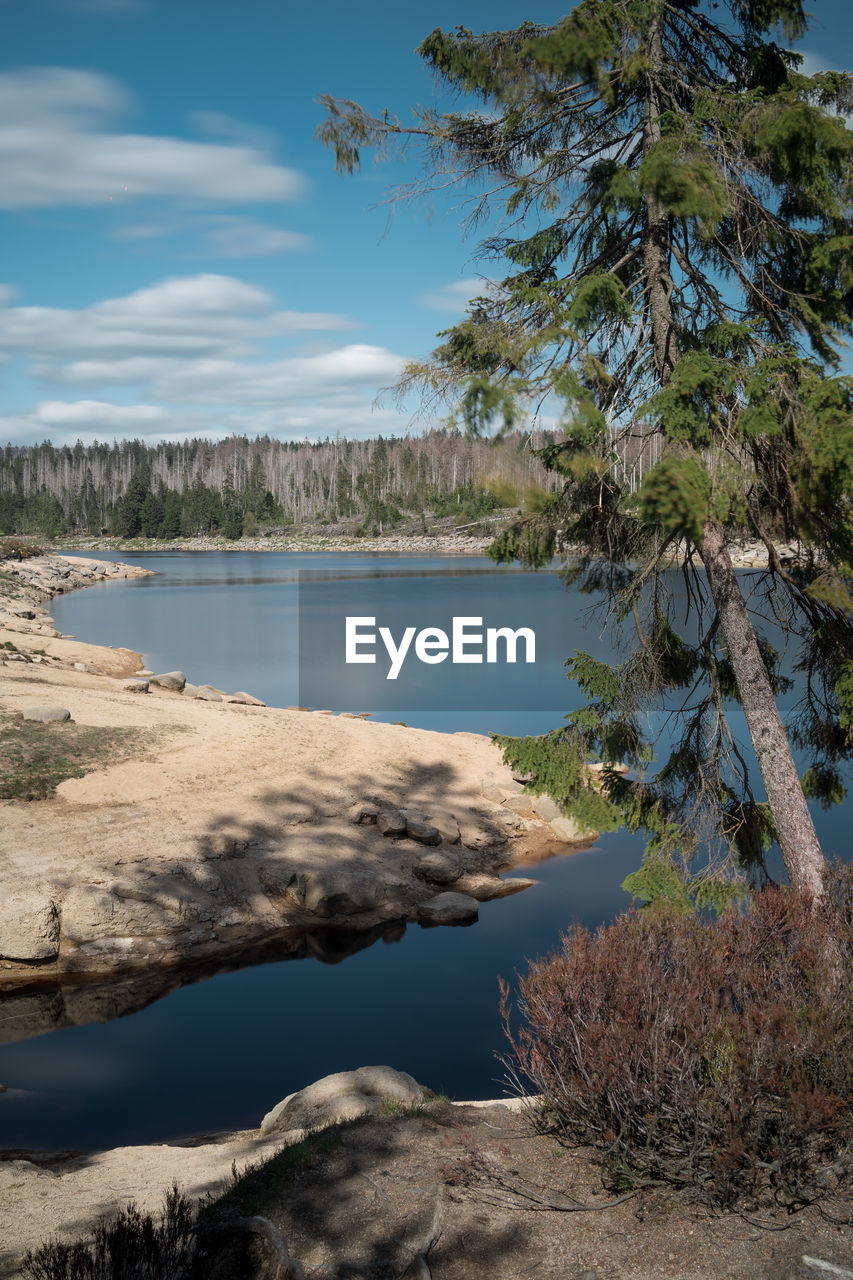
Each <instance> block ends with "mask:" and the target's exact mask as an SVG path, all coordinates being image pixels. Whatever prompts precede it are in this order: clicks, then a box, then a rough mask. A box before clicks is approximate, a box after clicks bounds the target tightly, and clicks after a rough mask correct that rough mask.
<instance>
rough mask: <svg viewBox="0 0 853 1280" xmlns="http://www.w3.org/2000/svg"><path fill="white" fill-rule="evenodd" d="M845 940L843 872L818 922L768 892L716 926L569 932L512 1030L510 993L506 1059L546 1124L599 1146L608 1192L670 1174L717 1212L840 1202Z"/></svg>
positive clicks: (848, 1055) (851, 971) (847, 1139)
mask: <svg viewBox="0 0 853 1280" xmlns="http://www.w3.org/2000/svg"><path fill="white" fill-rule="evenodd" d="M830 940H831V945H830ZM851 942H853V875H851V870H850V869H849V868H837V869H835V870H834V871H833V873H832V906H831V908H830V910H829V911H828V912H827V913H826V914H820V915H818V914H816V913H815V912H812V911H811V910H810V908H809V905H808V903H807V902H806V901H804V900H803V899H801V898H799V897H798V896H796V895H795V894H793V893H791V892H787V891H782V890H778V889H767V890H764V891H762V892H761V893H758V894H756V895H755V896H754V897H753V898H752V900H751V904H750V907H749V910H748V912H738V911H737V910H735V909H732V910H729V911H727V912H725V913H724V914H722V915H721V916H720V917H719V918H718V919H716V920H715V921H712V922H709V921H702V920H700V919H697V918H696V917H694V916H683V915H675V914H673V913H672V912H671V911H670V912H669V913H667V912H666V911H661V910H651V911H649V910H647V911H643V912H639V913H638V912H629V913H628V914H626V915H624V916H622V917H621V918H619V919H618V920H617V921H616V922H615V923H614V924H612V925H610V926H607V927H602V928H601V929H599V930H598V931H597V932H596V933H595V934H594V935H593V934H590V933H589V932H587V930H585V929H583V928H580V927H576V928H573V929H572V930H571V931H570V932H569V933H568V934H567V935H566V936H565V938H564V940H563V945H562V949H561V950H560V951H559V952H557V953H556V954H555V955H553V956H551V957H550V958H548V959H545V960H541V961H536V962H534V963H533V964H532V965H531V967H530V970H529V972H528V974H527V975H526V976H525V977H524V978H523V979H522V981H521V984H520V999H519V1004H520V1012H521V1027H520V1030H519V1031H518V1032H513V1031H511V1030H510V1026H509V1017H508V1011H507V1007H506V991H504V1014H505V1021H506V1024H507V1032H508V1034H509V1037H510V1043H511V1046H512V1047H511V1052H510V1054H509V1055H508V1057H507V1059H506V1062H507V1065H508V1066H509V1067H510V1069H511V1070H512V1072H513V1073H514V1075H515V1077H516V1079H518V1080H519V1081H522V1082H523V1081H524V1080H525V1079H526V1081H528V1082H529V1084H530V1085H531V1086H532V1090H533V1092H535V1093H537V1094H539V1095H541V1098H542V1110H541V1114H540V1120H541V1123H542V1125H543V1127H547V1128H548V1129H549V1130H551V1131H556V1132H557V1133H558V1134H559V1135H560V1137H561V1138H562V1139H563V1140H564V1141H566V1142H570V1143H572V1144H579V1145H580V1144H582V1145H589V1146H593V1147H594V1148H596V1149H597V1150H598V1151H599V1152H600V1153H601V1155H602V1157H603V1161H604V1164H605V1166H606V1168H607V1170H608V1171H609V1175H610V1178H611V1180H612V1182H614V1183H616V1184H620V1183H621V1184H622V1185H624V1184H625V1183H626V1182H630V1183H641V1182H644V1181H649V1180H652V1181H656V1180H663V1181H666V1182H669V1183H674V1184H678V1185H681V1186H683V1187H685V1188H687V1189H689V1191H690V1193H691V1195H692V1196H694V1197H695V1198H698V1199H700V1200H704V1201H706V1202H708V1203H712V1204H717V1205H726V1206H730V1205H733V1204H736V1203H738V1202H740V1203H743V1202H744V1201H745V1200H751V1201H755V1200H757V1199H760V1198H762V1197H763V1196H766V1195H768V1194H770V1193H772V1194H773V1195H774V1196H775V1197H776V1198H777V1200H781V1201H783V1202H785V1203H787V1204H788V1205H797V1204H802V1203H804V1202H807V1201H813V1200H816V1199H820V1198H821V1197H823V1196H826V1195H827V1194H830V1193H831V1194H838V1193H843V1192H844V1191H845V1190H848V1189H849V1188H850V1184H851V1172H853V1109H851V1108H853V1009H851V995H853V981H851V979H853V955H851V952H853V946H851ZM839 949H840V953H841V958H840V962H839V959H838V953H839ZM830 957H834V958H832V959H831V958H830ZM839 969H840V980H839Z"/></svg>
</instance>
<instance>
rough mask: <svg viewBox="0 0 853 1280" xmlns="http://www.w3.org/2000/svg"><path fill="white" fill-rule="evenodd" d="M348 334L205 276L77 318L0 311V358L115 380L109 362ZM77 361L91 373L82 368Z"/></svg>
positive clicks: (227, 354) (228, 353) (160, 286)
mask: <svg viewBox="0 0 853 1280" xmlns="http://www.w3.org/2000/svg"><path fill="white" fill-rule="evenodd" d="M0 304H2V295H0ZM352 327H353V325H352V322H351V321H349V320H347V319H346V318H345V317H344V316H338V315H330V314H326V313H322V312H300V311H279V310H277V309H276V307H275V303H274V300H273V299H272V297H271V296H270V295H269V294H268V293H265V292H264V291H263V290H262V289H258V288H257V287H256V286H255V285H250V284H246V283H245V282H244V281H242V280H237V279H235V278H233V277H232V276H223V275H216V274H213V273H203V274H200V275H195V276H181V277H175V278H172V279H167V280H162V281H160V282H158V283H157V284H154V285H151V286H149V287H148V288H146V289H140V290H138V291H137V292H136V293H132V294H128V295H127V296H125V297H121V298H109V299H107V300H106V301H103V302H97V303H95V304H94V305H93V306H91V307H87V308H84V309H83V310H80V311H72V310H62V309H60V308H58V307H11V306H3V305H0V352H5V353H7V354H12V353H15V354H21V355H29V356H30V357H31V358H32V359H33V360H34V361H35V362H36V364H37V367H38V369H39V371H40V372H42V373H46V372H50V371H51V370H53V371H54V372H56V371H57V370H56V366H61V365H62V364H63V363H64V362H66V361H70V362H72V363H71V364H70V365H69V366H68V367H67V369H65V371H64V373H63V376H65V377H68V378H69V379H71V380H74V381H80V380H81V379H82V378H89V377H98V378H101V379H103V380H108V381H113V380H116V379H115V378H114V377H111V376H110V365H111V363H112V362H115V361H122V360H128V359H130V360H137V359H139V358H141V357H143V356H146V357H148V356H151V355H162V356H172V357H174V356H176V355H183V356H210V357H214V356H215V357H218V358H230V359H237V358H240V357H245V356H249V355H251V354H252V353H253V352H255V351H256V350H257V348H258V344H259V343H260V342H261V341H263V340H265V339H269V338H281V337H288V336H292V335H294V334H300V333H305V332H311V331H318V330H319V331H328V330H344V329H350V328H352ZM75 360H80V361H84V362H91V367H89V366H88V365H87V366H86V367H83V368H80V367H78V366H76V365H75V364H74V361H75ZM118 380H119V381H124V380H125V378H124V375H123V374H121V373H119V376H118Z"/></svg>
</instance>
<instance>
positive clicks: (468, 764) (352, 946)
mask: <svg viewBox="0 0 853 1280" xmlns="http://www.w3.org/2000/svg"><path fill="white" fill-rule="evenodd" d="M3 572H4V575H5V576H4V578H3V579H0V581H2V583H3V590H4V591H5V592H7V594H6V595H5V597H4V598H3V601H2V604H0V654H2V657H0V708H1V709H2V711H3V713H4V716H5V717H6V718H7V721H8V723H17V720H15V717H20V720H21V722H22V723H23V722H25V721H28V720H36V721H41V722H43V723H44V731H45V732H47V733H49V734H50V735H52V736H51V739H50V740H51V742H52V743H55V745H56V749H57V750H62V749H63V748H64V746H65V744H66V743H70V742H71V739H70V738H69V737H68V735H71V734H73V733H75V732H77V731H78V730H79V729H80V728H82V727H85V728H87V729H88V730H91V731H93V732H98V731H104V732H106V733H113V732H115V731H117V730H118V731H120V732H123V733H124V734H125V735H128V736H129V741H130V745H129V746H127V745H126V746H125V748H124V756H125V757H127V758H121V759H118V758H116V754H115V750H114V749H113V748H110V751H109V753H108V755H107V757H106V758H105V759H103V760H102V761H100V762H98V763H97V764H96V765H95V766H93V767H92V768H91V769H90V770H89V771H88V772H85V773H84V774H83V776H80V777H73V776H72V777H66V778H65V780H63V781H61V782H60V783H59V784H58V785H57V787H56V792H55V795H54V796H52V797H50V798H47V799H40V800H36V801H30V800H25V799H8V800H5V801H0V805H2V826H3V831H4V834H3V837H2V840H0V885H2V886H3V888H4V892H3V893H2V895H0V990H2V991H3V992H4V1019H3V1022H2V1030H0V1038H2V1040H5V1041H9V1040H13V1039H18V1038H23V1037H28V1036H31V1035H33V1034H36V1033H39V1032H43V1031H47V1030H50V1029H52V1028H55V1027H58V1026H64V1025H70V1024H74V1023H79V1022H86V1021H90V1020H98V1019H104V1018H110V1017H114V1016H116V1015H117V1014H120V1013H125V1012H129V1011H130V1010H132V1009H137V1008H140V1007H142V1006H143V1005H145V1004H147V1003H149V1002H150V1001H151V1000H153V999H156V998H158V997H159V996H160V995H162V994H164V993H165V992H166V991H168V990H170V989H171V988H173V987H174V986H177V985H180V984H181V983H182V982H183V981H188V980H194V979H197V978H198V977H199V976H203V975H204V974H207V973H212V972H215V971H216V969H217V968H221V967H223V966H227V967H237V966H241V965H244V964H251V963H256V962H258V961H259V960H261V959H271V958H274V957H275V958H286V957H288V956H294V957H295V956H299V955H305V954H313V955H318V956H320V957H322V958H339V957H340V956H341V955H344V954H347V953H349V952H351V951H353V950H357V949H359V948H361V947H363V946H365V945H369V943H371V942H373V941H375V940H376V939H377V938H378V937H380V936H394V935H396V936H399V934H400V933H401V932H402V931H403V930H405V929H406V928H407V927H408V926H410V925H412V924H415V923H417V924H421V925H425V926H428V925H458V924H467V923H471V922H473V921H474V920H476V918H477V913H478V906H479V903H480V902H483V901H486V900H489V899H493V898H499V897H502V896H505V895H506V894H508V893H514V892H518V891H519V890H520V889H523V888H525V887H526V886H527V885H529V884H531V883H532V881H530V880H525V879H520V878H517V877H516V878H511V879H505V878H503V877H504V874H505V873H506V871H507V870H509V869H511V868H512V867H514V866H515V865H517V864H518V863H519V862H522V861H528V860H530V859H532V858H537V857H541V856H545V855H547V854H548V853H551V852H556V851H559V850H564V849H565V848H566V847H567V846H568V847H571V846H572V845H578V844H581V843H589V841H590V839H591V838H593V837H594V834H595V833H592V832H586V831H583V830H580V829H578V828H577V827H574V826H573V825H572V824H571V823H570V822H568V821H567V820H566V819H565V818H563V817H562V816H561V815H560V814H559V813H558V812H557V811H556V809H555V807H554V806H553V805H552V804H551V802H550V801H547V800H545V799H544V798H543V799H541V800H540V799H538V798H533V797H530V796H528V795H526V794H524V792H523V789H522V786H521V784H520V783H519V782H518V781H517V780H516V779H514V778H513V777H512V776H511V774H510V773H509V771H508V770H507V769H506V768H505V767H504V766H503V764H502V762H501V759H500V755H499V752H498V750H497V748H496V747H495V746H494V745H493V744H492V743H491V742H490V741H489V740H488V739H487V738H484V737H481V736H479V735H475V734H467V733H457V734H453V735H444V734H437V733H429V732H425V731H421V730H416V729H410V728H407V727H405V726H402V725H388V724H379V723H373V722H372V721H371V720H370V719H369V718H366V716H365V714H364V713H362V714H361V715H360V714H359V713H358V712H359V710H360V709H355V710H354V711H353V712H349V713H344V714H342V715H332V714H331V713H330V712H328V711H326V710H323V709H321V710H318V711H313V712H312V711H309V710H306V709H300V708H289V709H279V708H270V707H265V706H264V705H263V703H262V702H261V701H260V700H258V699H256V698H254V697H252V695H251V694H249V693H245V692H237V693H228V692H226V691H223V690H215V689H211V688H210V687H209V686H194V685H192V684H190V683H188V682H187V681H186V678H185V676H184V674H183V672H179V671H172V672H166V673H161V674H160V675H159V676H158V675H157V674H156V673H144V672H141V660H140V657H139V655H138V654H136V653H133V652H132V651H129V650H117V649H103V648H100V647H99V646H93V645H79V644H78V643H77V642H76V641H74V640H73V639H72V638H68V637H62V636H61V635H59V633H58V632H57V631H56V629H55V628H54V627H53V625H52V620H51V619H50V616H49V614H48V613H47V612H46V604H47V603H48V602H49V599H50V597H51V596H53V595H55V594H57V593H58V592H62V591H66V590H70V589H72V588H74V587H77V586H83V585H88V584H90V583H94V582H100V581H105V580H108V579H112V578H118V577H128V576H132V575H133V574H135V573H138V572H144V571H139V570H135V569H133V568H131V567H129V566H127V565H110V564H102V563H100V562H97V561H78V560H74V561H69V559H68V558H66V557H63V556H61V555H50V556H41V557H34V558H32V559H30V560H25V561H22V562H13V563H11V564H10V563H9V562H5V565H4V569H3ZM10 717H11V719H9V718H10ZM63 735H65V736H63ZM552 810H553V812H552Z"/></svg>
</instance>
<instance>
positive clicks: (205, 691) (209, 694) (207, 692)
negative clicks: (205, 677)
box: [194, 684, 225, 702]
mask: <svg viewBox="0 0 853 1280" xmlns="http://www.w3.org/2000/svg"><path fill="white" fill-rule="evenodd" d="M194 696H195V697H196V698H197V699H198V700H199V701H200V702H224V701H225V695H224V694H222V693H220V692H219V690H218V689H214V688H213V685H210V684H200V685H199V686H198V688H197V689H196V691H195V695H194Z"/></svg>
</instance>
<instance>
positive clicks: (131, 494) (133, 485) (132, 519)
mask: <svg viewBox="0 0 853 1280" xmlns="http://www.w3.org/2000/svg"><path fill="white" fill-rule="evenodd" d="M150 483H151V478H150V471H149V469H148V463H147V462H143V463H141V464H140V465H139V466H137V467H136V469H135V470H134V472H133V475H132V476H131V477H130V480H129V481H128V485H127V488H126V489H125V491H124V494H123V495H122V497H121V499H120V501H119V503H118V507H117V509H116V515H115V525H114V527H115V532H116V533H117V534H118V536H119V537H120V538H136V537H138V536H139V534H140V533H141V532H142V511H143V508H144V506H145V500H146V498H148V496H149V494H150Z"/></svg>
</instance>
